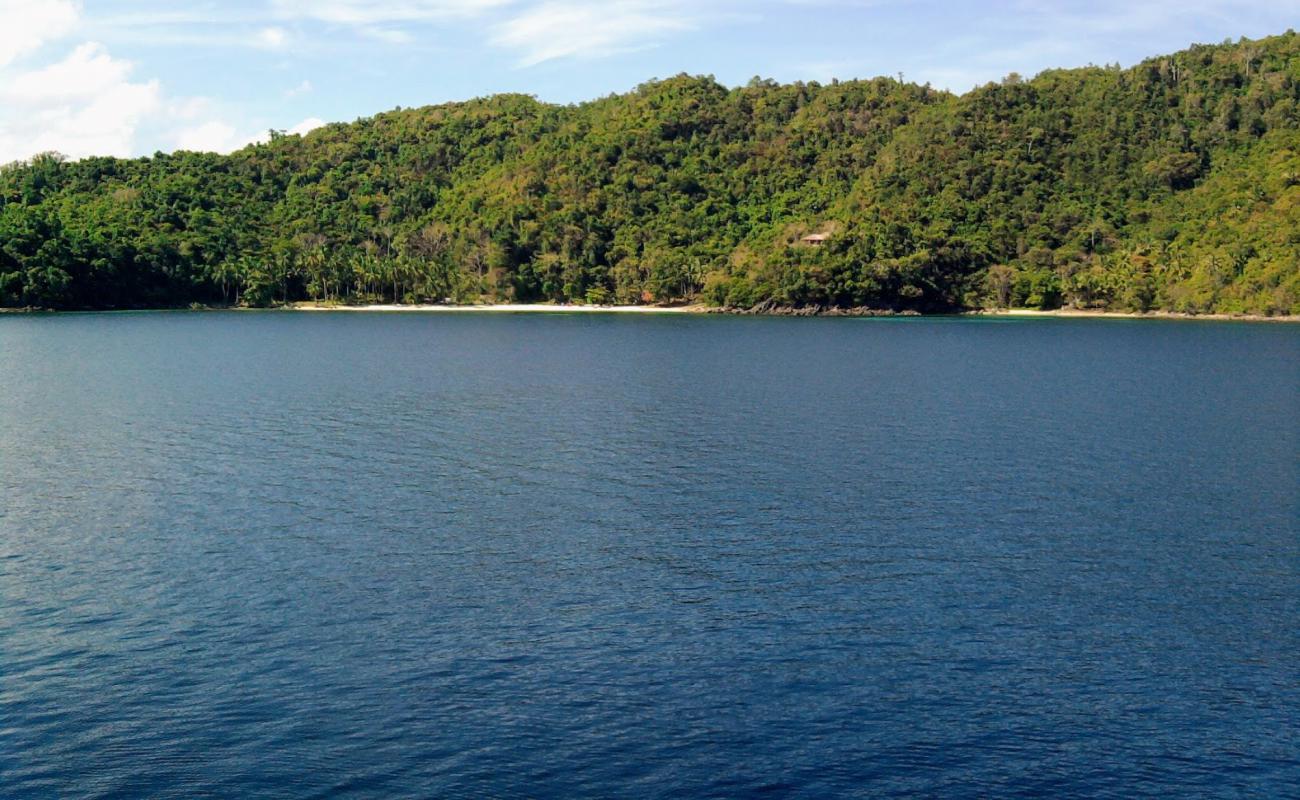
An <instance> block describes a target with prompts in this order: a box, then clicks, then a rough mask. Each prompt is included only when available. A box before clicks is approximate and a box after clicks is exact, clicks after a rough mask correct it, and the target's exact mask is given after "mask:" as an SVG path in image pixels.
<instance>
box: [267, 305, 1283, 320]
mask: <svg viewBox="0 0 1300 800" xmlns="http://www.w3.org/2000/svg"><path fill="white" fill-rule="evenodd" d="M288 308H290V309H292V310H295V311H395V312H417V311H418V312H439V313H465V312H476V313H478V312H496V313H507V314H725V313H744V312H740V311H732V310H730V309H719V308H714V307H712V306H706V305H702V304H698V303H697V304H691V305H679V306H631V305H618V306H597V305H580V304H559V303H495V304H493V303H480V304H473V305H437V304H425V305H395V304H392V303H386V304H371V305H338V304H323V303H314V302H310V301H307V302H299V303H294V304H293V305H291V306H288ZM768 313H770V315H772V316H819V315H818V314H807V315H803V314H798V315H795V314H783V313H781V312H780V311H776V312H768ZM962 313H963V314H965V315H968V316H979V317H1009V318H1043V319H1054V318H1055V319H1168V320H1217V321H1236V322H1300V316H1296V315H1290V316H1276V317H1266V316H1263V315H1259V314H1183V313H1179V312H1174V311H1149V312H1146V313H1140V312H1135V311H1098V310H1091V309H1077V308H1060V309H1052V310H1048V311H1044V310H1040V309H1035V308H1007V309H984V310H979V311H967V312H962ZM824 316H841V315H838V314H826V315H824ZM842 316H852V315H842Z"/></svg>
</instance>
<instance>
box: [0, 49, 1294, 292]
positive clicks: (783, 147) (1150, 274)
mask: <svg viewBox="0 0 1300 800" xmlns="http://www.w3.org/2000/svg"><path fill="white" fill-rule="evenodd" d="M812 234H822V235H824V241H823V242H820V243H813V242H806V241H805V237H807V236H809V235H812ZM307 298H315V299H319V300H323V301H339V302H362V301H385V302H430V301H432V302H442V301H452V302H467V301H475V300H510V301H515V302H530V301H541V300H556V301H579V302H592V303H607V302H618V303H663V302H673V301H681V300H695V301H702V302H707V303H710V304H714V305H727V306H736V307H752V306H756V305H759V304H776V305H783V306H794V307H807V306H838V307H849V306H868V307H876V308H893V309H916V310H946V309H955V308H962V307H972V306H1007V305H1014V306H1023V305H1029V306H1039V307H1043V308H1051V307H1057V306H1060V305H1063V304H1069V305H1073V306H1078V307H1089V308H1109V309H1124V310H1147V309H1167V310H1175V311H1185V312H1193V313H1204V312H1229V313H1233V312H1248V313H1258V314H1296V313H1300V37H1297V36H1296V34H1295V33H1293V32H1288V33H1286V34H1284V35H1281V36H1277V37H1273V38H1269V39H1264V40H1259V41H1247V40H1242V41H1240V42H1238V43H1235V44H1232V43H1227V44H1223V45H1217V46H1196V47H1193V48H1191V49H1189V50H1186V51H1183V52H1181V53H1178V54H1176V55H1172V56H1167V57H1162V58H1155V59H1151V60H1148V61H1146V62H1143V63H1142V64H1140V65H1138V66H1136V67H1133V68H1131V69H1120V68H1118V67H1089V68H1085V69H1073V70H1054V71H1049V72H1045V73H1043V74H1041V75H1039V76H1037V77H1035V78H1033V79H1032V80H1023V79H1021V78H1019V77H1017V76H1014V75H1012V76H1010V77H1008V78H1007V79H1005V80H1004V81H1002V82H1001V83H998V84H989V85H987V86H984V87H981V88H978V89H976V90H974V91H972V92H969V93H967V94H965V95H962V96H960V97H958V96H955V95H952V94H948V93H945V92H941V91H937V90H934V89H931V88H930V87H928V86H917V85H913V84H907V83H902V82H899V81H895V80H892V79H886V78H878V79H875V80H867V81H852V82H843V83H840V82H833V83H831V84H830V85H819V84H816V83H808V84H804V83H796V84H793V85H780V84H777V83H774V82H771V81H764V80H759V79H755V80H753V81H751V82H750V83H749V85H747V86H745V87H742V88H736V89H728V88H726V87H724V86H721V85H719V84H718V83H716V82H715V81H714V80H712V79H711V78H695V77H688V76H684V75H683V76H678V77H676V78H671V79H668V80H663V81H654V82H650V83H647V84H644V85H642V86H640V87H638V88H637V89H636V90H635V91H634V92H631V93H629V94H626V95H618V96H611V97H607V98H604V99H601V100H597V101H593V102H589V103H584V104H581V105H575V106H554V105H547V104H543V103H539V102H537V101H536V100H534V99H532V98H529V97H524V96H517V95H508V96H498V97H492V98H488V99H483V100H474V101H471V102H466V103H455V104H449V105H443V106H436V107H428V108H421V109H409V110H401V109H399V110H396V111H393V112H389V113H385V114H380V115H378V116H376V117H373V118H370V119H363V120H359V121H357V122H355V123H351V124H335V125H330V126H327V127H325V128H323V129H320V130H318V131H315V132H313V133H311V134H309V135H307V136H305V137H299V136H285V135H273V136H272V139H271V141H270V142H269V143H267V144H263V145H257V146H253V147H249V148H247V149H244V150H242V151H240V152H237V153H234V154H232V155H229V156H217V155H211V154H201V153H189V152H180V153H174V154H170V155H167V154H158V155H156V156H154V157H153V158H145V159H135V160H121V159H112V158H89V159H85V160H81V161H77V162H68V161H65V160H64V159H62V158H60V157H58V156H57V155H53V154H51V155H44V156H39V157H37V158H34V159H32V160H31V161H29V162H26V163H20V164H14V165H10V166H8V167H4V168H3V169H0V305H4V306H20V307H21V306H38V307H51V308H131V307H164V306H181V305H187V304H191V303H201V304H214V305H222V304H242V305H253V306H267V305H274V304H278V303H283V302H287V301H294V300H299V299H307Z"/></svg>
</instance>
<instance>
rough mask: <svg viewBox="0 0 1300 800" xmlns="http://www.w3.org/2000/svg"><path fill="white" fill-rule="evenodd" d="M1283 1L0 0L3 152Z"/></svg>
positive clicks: (983, 49) (83, 150)
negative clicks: (221, 0)
mask: <svg viewBox="0 0 1300 800" xmlns="http://www.w3.org/2000/svg"><path fill="white" fill-rule="evenodd" d="M1298 20H1300V0H1250V1H1246V0H1176V1H1175V0H1086V1H1085V0H1060V1H1059V2H1051V1H1049V0H1008V1H1006V2H983V3H968V2H957V1H956V0H750V2H741V1H740V0H225V1H224V2H216V1H215V0H190V1H188V2H187V0H168V1H164V0H134V1H131V2H128V0H84V1H82V0H0V163H2V162H7V161H11V160H14V159H20V158H26V157H29V156H31V155H33V154H34V153H37V152H41V151H45V150H58V151H60V152H63V153H65V154H67V155H70V156H73V157H81V156H86V155H92V154H104V155H119V156H128V155H142V154H148V153H152V152H155V151H157V150H174V149H177V148H188V149H201V150H214V151H218V152H226V151H229V150H231V149H234V148H236V147H239V146H242V145H244V144H246V143H248V142H249V141H252V140H254V139H255V138H256V137H258V136H260V135H264V133H265V131H266V130H267V129H268V128H276V129H285V130H291V131H306V130H309V129H310V128H312V127H314V126H316V125H319V124H321V122H322V121H347V120H353V119H356V118H357V117H361V116H368V115H371V114H374V113H376V112H379V111H383V110H387V109H391V108H393V107H395V106H399V105H400V106H418V105H425V104H428V103H439V102H445V101H448V100H461V99H466V98H470V97H477V96H481V95H485V94H493V93H497V92H523V93H527V94H533V95H536V96H538V97H540V98H541V99H543V100H550V101H558V102H573V101H580V100H586V99H591V98H595V97H600V96H603V95H606V94H609V93H611V92H623V91H626V90H628V89H630V88H632V87H634V86H636V85H637V84H638V83H640V82H642V81H644V80H647V79H649V78H653V77H666V76H669V75H674V74H677V73H679V72H688V73H692V74H711V75H714V76H715V77H717V79H718V80H720V81H722V82H723V83H725V84H728V85H736V84H741V83H744V82H745V81H747V80H748V79H749V78H750V77H752V76H754V75H761V76H763V77H770V78H776V79H778V80H781V81H792V80H818V81H826V80H829V79H830V78H832V77H837V78H841V79H848V78H855V77H871V76H875V75H898V74H900V73H901V74H902V75H903V76H904V77H905V78H906V79H908V80H915V81H919V82H927V81H928V82H930V83H932V84H933V85H935V86H938V87H942V88H947V89H952V90H954V91H959V92H960V91H965V90H967V89H969V88H971V87H972V86H975V85H978V84H981V83H984V82H986V81H990V80H997V79H999V78H1001V77H1003V76H1005V75H1006V74H1008V73H1010V72H1019V73H1021V74H1023V75H1026V76H1030V75H1033V74H1035V73H1037V72H1038V71H1040V70H1042V69H1045V68H1048V67H1054V66H1082V65H1085V64H1089V63H1096V64H1107V63H1121V64H1125V65H1128V64H1132V63H1134V62H1136V61H1138V60H1140V59H1142V58H1143V57H1146V56H1149V55H1156V54H1160V53H1165V52H1169V51H1173V50H1178V49H1182V48H1183V47H1185V46H1187V45H1188V44H1189V43H1192V42H1219V41H1223V40H1224V39H1225V38H1233V39H1235V38H1237V37H1240V36H1249V37H1257V36H1264V35H1269V34H1274V33H1281V32H1282V31H1284V30H1286V29H1287V28H1288V27H1294V26H1295V25H1296V22H1297V21H1298Z"/></svg>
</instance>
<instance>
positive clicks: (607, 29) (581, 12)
mask: <svg viewBox="0 0 1300 800" xmlns="http://www.w3.org/2000/svg"><path fill="white" fill-rule="evenodd" d="M695 25H696V20H695V19H694V18H693V17H692V16H691V15H690V13H689V12H687V11H686V10H685V8H684V6H682V5H681V4H679V3H676V2H644V1H643V0H609V2H598V1H593V0H581V2H575V1H574V0H560V1H559V2H546V3H542V4H540V5H537V6H535V7H532V8H530V9H528V10H527V11H525V12H524V13H522V14H520V15H518V16H516V17H513V18H512V19H509V20H507V21H506V22H505V24H504V25H502V26H501V27H500V29H498V31H497V33H496V34H495V35H494V36H493V37H492V43H493V44H495V45H498V46H500V47H507V48H510V49H514V50H519V51H521V53H522V56H521V57H520V59H519V65H520V66H524V67H528V66H533V65H535V64H540V63H542V62H543V61H550V60H552V59H557V58H567V57H582V58H594V57H600V56H608V55H613V54H615V53H621V52H626V51H628V50H635V49H639V48H641V47H645V46H647V45H649V44H652V43H653V42H654V40H655V39H656V37H659V36H661V35H662V34H666V33H671V32H679V31H685V30H690V29H692V28H694V27H695Z"/></svg>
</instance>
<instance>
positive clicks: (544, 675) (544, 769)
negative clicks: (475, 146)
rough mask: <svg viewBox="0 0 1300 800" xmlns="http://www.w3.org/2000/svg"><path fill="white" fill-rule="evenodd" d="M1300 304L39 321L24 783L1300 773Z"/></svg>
mask: <svg viewBox="0 0 1300 800" xmlns="http://www.w3.org/2000/svg"><path fill="white" fill-rule="evenodd" d="M1298 464H1300V326H1292V325H1244V324H1228V323H1178V322H1174V323H1151V322H1138V321H1095V320H1094V321H1061V320H1046V321H1041V320H1031V321H993V320H967V319H928V320H846V319H837V320H823V319H748V318H731V317H690V316H650V317H645V316H637V317H627V316H612V315H610V316H605V315H594V316H593V315H571V316H568V315H565V316H540V315H521V316H510V315H476V314H466V315H435V314H427V315H426V314H388V315H383V314H355V315H353V314H328V315H324V314H323V315H308V314H284V313H260V314H259V313H230V314H221V313H210V314H192V313H174V314H173V313H159V314H138V315H131V314H123V315H86V316H79V315H65V316H57V317H45V316H23V317H7V318H0V795H3V796H5V797H8V798H44V797H64V798H76V797H137V796H156V797H169V798H190V797H214V796H215V797H289V796H292V797H325V796H331V797H333V796H340V797H379V796H429V797H466V798H468V797H475V798H477V797H504V798H513V797H538V798H580V797H644V798H677V797H748V796H758V795H763V796H770V797H800V798H821V797H834V796H852V797H888V796H916V795H924V796H947V797H1006V796H1042V795H1050V796H1059V797H1067V796H1081V797H1082V796H1087V797H1132V796H1142V795H1147V796H1202V797H1204V796H1223V797H1241V796H1255V797H1270V796H1277V797H1286V796H1290V797H1295V796H1297V795H1300V710H1298V709H1300V466H1298Z"/></svg>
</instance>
